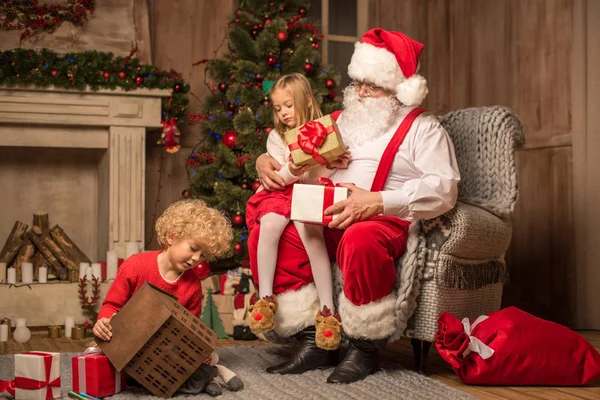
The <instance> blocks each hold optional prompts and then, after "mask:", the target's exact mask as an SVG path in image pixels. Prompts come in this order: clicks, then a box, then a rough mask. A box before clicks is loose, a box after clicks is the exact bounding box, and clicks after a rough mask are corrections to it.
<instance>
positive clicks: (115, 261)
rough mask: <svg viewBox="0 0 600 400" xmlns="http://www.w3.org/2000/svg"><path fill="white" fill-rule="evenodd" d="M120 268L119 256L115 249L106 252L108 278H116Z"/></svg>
mask: <svg viewBox="0 0 600 400" xmlns="http://www.w3.org/2000/svg"><path fill="white" fill-rule="evenodd" d="M118 268H119V256H118V255H117V252H116V251H115V250H109V251H107V252H106V280H110V279H115V277H116V276H117V269H118Z"/></svg>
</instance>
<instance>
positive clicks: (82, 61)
mask: <svg viewBox="0 0 600 400" xmlns="http://www.w3.org/2000/svg"><path fill="white" fill-rule="evenodd" d="M0 1H1V0H0ZM135 51H136V50H135V49H134V50H132V51H131V53H130V55H129V56H127V57H115V56H114V55H113V54H112V53H104V52H98V51H86V52H83V53H67V54H57V53H54V52H53V51H51V50H48V49H42V50H41V51H39V52H38V51H35V50H28V49H15V50H9V51H0V85H3V86H39V87H48V86H54V87H57V88H64V89H77V90H85V89H87V88H89V89H91V90H99V89H112V90H114V89H117V88H120V89H123V90H127V91H129V90H135V89H140V88H144V89H170V90H171V93H172V94H171V97H170V98H163V99H162V118H161V120H162V124H163V127H164V129H163V135H162V136H161V139H160V141H159V143H160V144H164V146H165V147H166V149H167V151H169V152H171V153H173V152H176V151H177V150H178V149H179V141H180V138H179V136H180V134H179V130H178V129H177V123H178V122H184V118H183V116H184V114H185V110H186V107H187V104H188V98H187V96H186V94H187V93H188V92H189V90H190V86H189V85H188V84H186V83H185V81H184V80H183V78H182V77H181V74H180V73H178V72H176V71H173V70H168V71H165V70H160V69H158V68H156V67H155V66H152V65H147V64H140V62H139V60H138V59H136V58H132V56H133V54H135Z"/></svg>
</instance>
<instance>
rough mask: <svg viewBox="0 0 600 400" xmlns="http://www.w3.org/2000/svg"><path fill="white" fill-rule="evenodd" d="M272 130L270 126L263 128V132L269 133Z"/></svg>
mask: <svg viewBox="0 0 600 400" xmlns="http://www.w3.org/2000/svg"><path fill="white" fill-rule="evenodd" d="M272 130H273V128H271V127H270V126H267V127H266V128H265V133H267V134H269V133H271V131H272Z"/></svg>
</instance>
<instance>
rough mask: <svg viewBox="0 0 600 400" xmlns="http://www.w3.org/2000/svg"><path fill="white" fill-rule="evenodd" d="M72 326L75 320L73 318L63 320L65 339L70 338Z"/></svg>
mask: <svg viewBox="0 0 600 400" xmlns="http://www.w3.org/2000/svg"><path fill="white" fill-rule="evenodd" d="M73 326H75V319H74V318H73V317H67V318H65V337H68V338H70V337H71V332H72V330H73Z"/></svg>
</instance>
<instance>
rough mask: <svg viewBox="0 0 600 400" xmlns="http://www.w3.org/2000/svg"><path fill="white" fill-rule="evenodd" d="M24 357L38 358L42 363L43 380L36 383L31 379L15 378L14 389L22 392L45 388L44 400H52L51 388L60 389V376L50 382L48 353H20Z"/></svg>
mask: <svg viewBox="0 0 600 400" xmlns="http://www.w3.org/2000/svg"><path fill="white" fill-rule="evenodd" d="M21 354H25V355H32V356H39V357H42V358H43V361H44V374H45V375H44V377H45V378H44V380H43V381H38V380H35V379H31V378H25V377H23V376H15V389H22V390H39V389H43V388H46V400H52V399H53V398H54V395H53V394H52V388H60V375H59V377H58V378H56V379H54V380H53V381H50V372H51V371H52V357H53V355H52V354H50V353H42V352H38V351H27V352H25V353H21Z"/></svg>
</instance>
